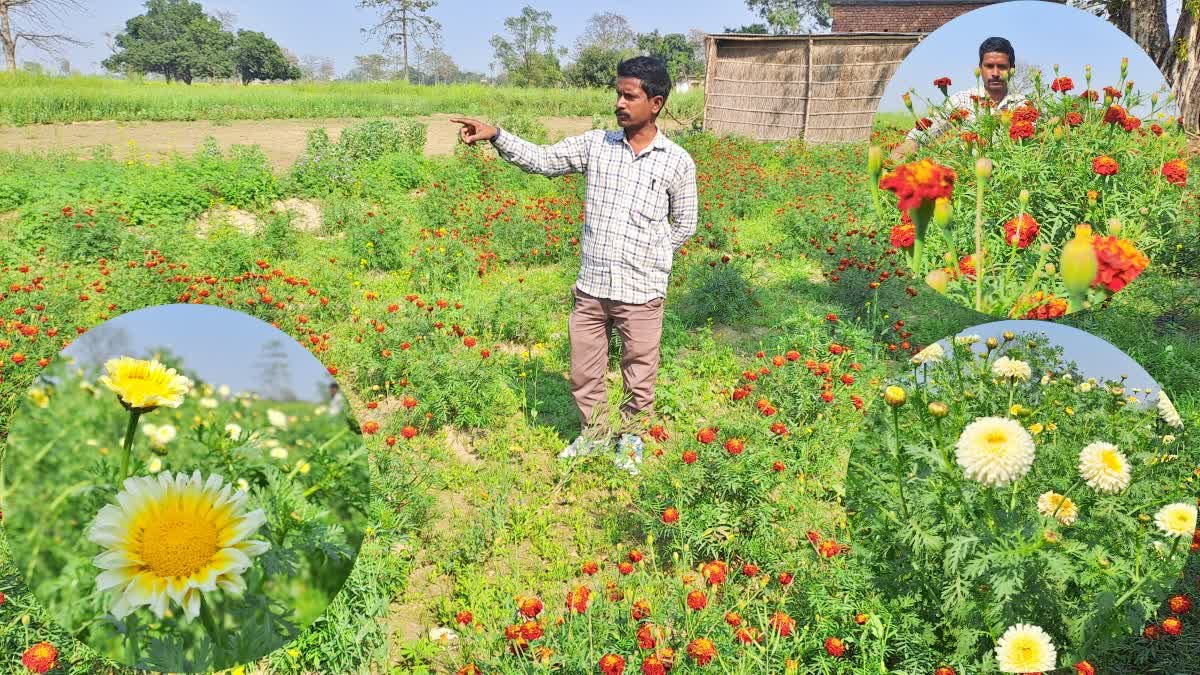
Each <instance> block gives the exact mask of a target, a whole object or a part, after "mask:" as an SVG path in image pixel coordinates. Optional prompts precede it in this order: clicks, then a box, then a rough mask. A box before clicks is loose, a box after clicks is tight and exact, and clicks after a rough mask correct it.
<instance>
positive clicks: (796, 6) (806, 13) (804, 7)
mask: <svg viewBox="0 0 1200 675" xmlns="http://www.w3.org/2000/svg"><path fill="white" fill-rule="evenodd" d="M746 7H747V8H749V9H750V11H752V12H754V13H755V14H757V15H759V16H760V17H762V19H763V20H764V21H766V22H767V25H768V26H770V28H771V30H772V31H773V32H776V33H785V32H799V31H800V30H801V29H806V30H811V29H826V28H829V26H830V24H831V23H832V21H831V17H830V14H829V0H746ZM751 32H753V31H751Z"/></svg>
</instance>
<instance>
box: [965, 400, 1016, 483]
mask: <svg viewBox="0 0 1200 675" xmlns="http://www.w3.org/2000/svg"><path fill="white" fill-rule="evenodd" d="M955 450H956V453H955V454H956V458H957V460H958V465H959V466H961V467H962V468H963V471H965V472H966V474H967V478H970V479H971V480H973V481H976V482H979V483H982V484H984V485H987V486H990V487H1001V486H1004V485H1008V484H1009V483H1012V482H1013V481H1015V480H1017V479H1018V478H1020V477H1022V476H1024V475H1025V474H1027V473H1029V469H1030V467H1032V466H1033V455H1034V444H1033V437H1032V436H1030V435H1029V432H1028V431H1026V430H1025V428H1024V427H1022V426H1021V423H1020V422H1018V421H1016V420H1011V419H1007V418H1004V417H980V418H979V419H977V420H975V421H974V422H971V423H970V424H968V425H967V427H966V428H965V429H963V431H962V434H961V435H960V436H959V437H958V443H957V444H956V445H955Z"/></svg>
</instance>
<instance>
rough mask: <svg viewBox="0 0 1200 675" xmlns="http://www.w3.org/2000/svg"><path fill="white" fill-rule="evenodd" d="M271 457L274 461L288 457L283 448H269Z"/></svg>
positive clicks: (285, 449)
mask: <svg viewBox="0 0 1200 675" xmlns="http://www.w3.org/2000/svg"><path fill="white" fill-rule="evenodd" d="M271 456H272V457H274V458H275V459H287V456H288V451H287V448H283V447H276V448H271Z"/></svg>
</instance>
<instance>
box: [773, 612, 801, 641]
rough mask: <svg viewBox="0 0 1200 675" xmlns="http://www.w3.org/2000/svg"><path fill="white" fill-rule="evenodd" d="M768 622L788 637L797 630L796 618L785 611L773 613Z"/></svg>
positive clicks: (782, 635) (776, 630)
mask: <svg viewBox="0 0 1200 675" xmlns="http://www.w3.org/2000/svg"><path fill="white" fill-rule="evenodd" d="M767 624H768V625H769V626H771V629H772V630H774V631H775V632H776V633H778V634H779V635H780V636H781V637H787V636H789V635H791V634H792V633H794V632H795V631H796V620H795V619H793V618H792V617H790V616H788V615H787V614H786V613H784V612H775V613H774V614H772V615H771V618H770V619H769V620H768V621H767Z"/></svg>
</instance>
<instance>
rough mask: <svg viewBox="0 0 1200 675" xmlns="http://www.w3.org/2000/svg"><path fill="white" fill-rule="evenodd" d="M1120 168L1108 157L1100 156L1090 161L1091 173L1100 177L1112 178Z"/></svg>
mask: <svg viewBox="0 0 1200 675" xmlns="http://www.w3.org/2000/svg"><path fill="white" fill-rule="evenodd" d="M1120 168H1121V165H1120V164H1117V160H1115V159H1113V158H1112V157H1109V156H1108V155H1100V156H1099V157H1097V158H1095V159H1093V160H1092V171H1095V172H1096V173H1098V174H1100V175H1101V176H1112V175H1114V174H1116V173H1117V171H1118V170H1119V169H1120Z"/></svg>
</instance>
